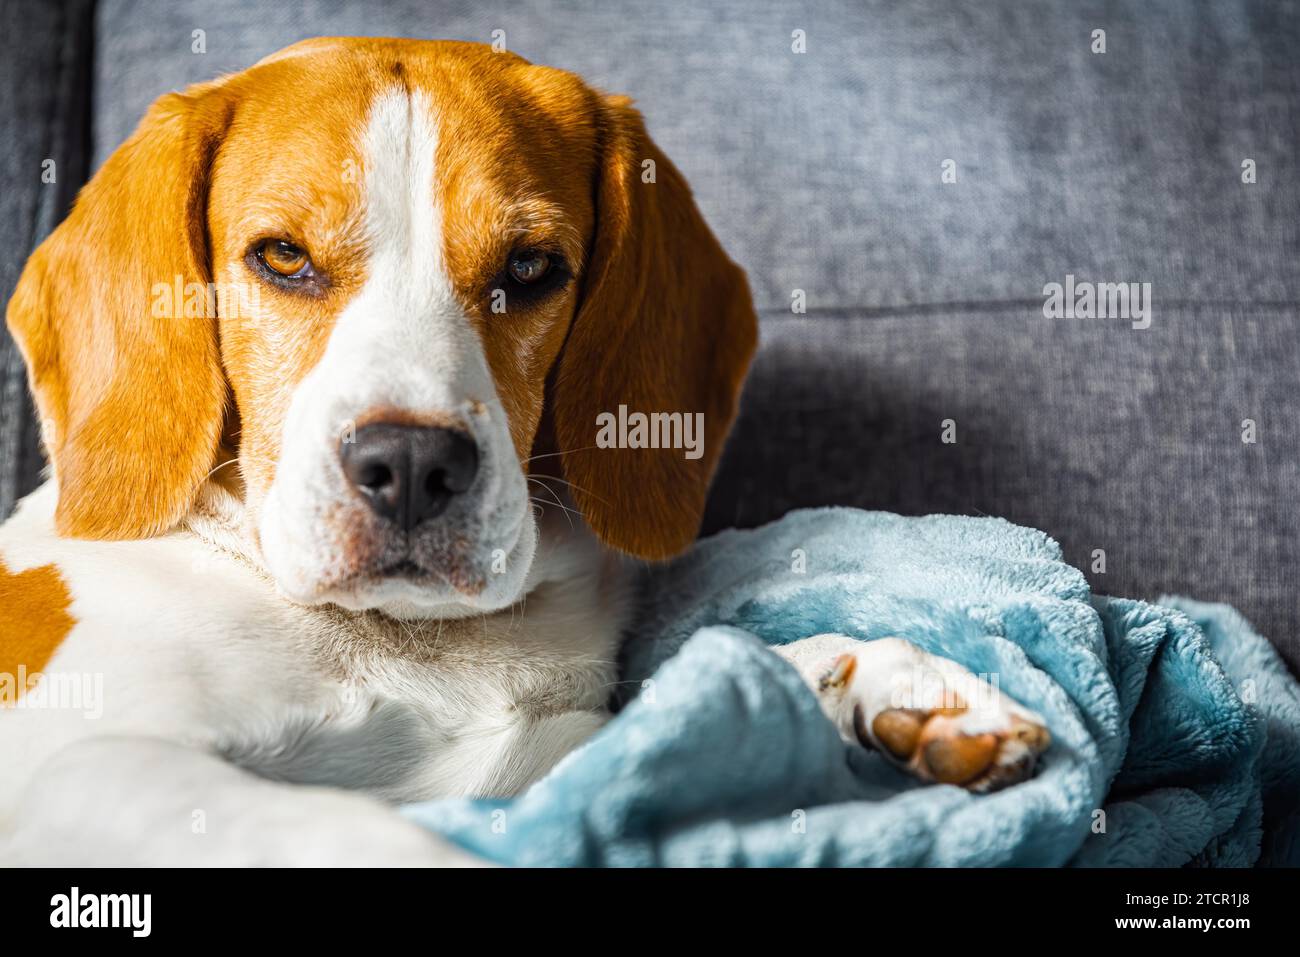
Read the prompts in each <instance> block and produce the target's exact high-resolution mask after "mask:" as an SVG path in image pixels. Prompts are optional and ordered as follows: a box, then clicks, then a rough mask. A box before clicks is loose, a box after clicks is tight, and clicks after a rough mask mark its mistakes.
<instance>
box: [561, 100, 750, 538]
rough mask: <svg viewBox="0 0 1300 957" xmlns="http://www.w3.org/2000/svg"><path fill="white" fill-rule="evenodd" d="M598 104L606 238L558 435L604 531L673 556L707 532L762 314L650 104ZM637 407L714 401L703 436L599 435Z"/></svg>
mask: <svg viewBox="0 0 1300 957" xmlns="http://www.w3.org/2000/svg"><path fill="white" fill-rule="evenodd" d="M598 115H599V118H600V119H599V123H600V127H601V129H600V141H601V142H600V145H599V147H598V149H599V150H600V156H599V158H598V164H599V168H598V172H597V176H598V183H597V185H596V228H595V239H594V243H593V245H592V249H591V252H590V254H589V257H588V263H587V267H586V270H585V274H584V275H585V278H584V280H583V287H582V292H581V299H580V302H579V305H578V309H577V314H576V316H575V317H574V320H573V326H572V328H571V329H570V331H569V336H568V339H567V341H566V343H565V346H564V351H563V354H562V355H561V357H560V362H559V366H558V369H557V372H556V375H555V378H554V386H553V397H552V414H553V419H554V424H555V438H556V442H557V443H558V446H559V450H560V452H561V461H562V462H563V470H564V474H565V477H566V478H567V479H568V480H569V483H570V490H571V493H572V495H573V497H574V500H575V502H576V503H577V505H578V506H579V508H580V509H581V510H582V513H583V515H584V516H585V518H586V519H587V522H588V524H589V525H590V526H591V527H592V529H593V531H595V533H596V535H597V536H598V537H599V538H600V539H601V541H603V542H604V543H605V544H607V545H610V546H612V547H614V548H616V549H619V550H620V551H623V552H626V553H628V554H631V555H635V556H637V557H640V558H647V559H662V558H667V557H670V556H672V555H674V554H676V553H678V552H680V551H681V550H682V549H684V548H685V547H686V546H687V545H689V544H690V543H691V541H692V540H694V538H695V535H696V533H697V532H698V531H699V525H700V519H701V517H702V515H703V512H704V501H705V496H706V494H707V492H708V486H709V479H710V478H711V477H712V475H713V471H714V468H715V466H716V465H717V462H718V458H719V455H720V453H721V451H722V445H723V441H724V440H725V438H726V435H727V431H728V429H730V427H731V421H732V419H733V418H734V416H735V412H736V403H737V400H738V398H739V394H740V388H741V384H742V382H743V381H744V377H745V372H746V370H747V369H748V367H749V361H750V358H751V357H752V355H753V352H754V347H755V344H756V341H757V330H758V324H757V319H756V318H755V315H754V307H753V303H752V301H751V299H750V294H749V286H748V283H747V282H746V280H745V274H744V272H743V271H742V270H741V269H740V267H738V266H737V265H736V264H735V263H733V262H732V261H731V260H730V259H728V258H727V255H726V253H724V252H723V250H722V247H721V246H720V245H719V244H718V241H717V239H715V238H714V236H713V233H712V232H710V230H709V227H708V225H707V224H706V223H705V222H704V218H703V217H702V216H701V215H700V212H699V210H698V209H697V208H696V206H695V201H694V200H693V199H692V198H691V191H690V188H689V187H688V186H687V185H686V181H685V180H684V179H683V178H682V175H681V173H679V172H678V171H677V169H676V167H674V166H673V165H672V163H671V162H670V161H669V160H668V158H667V157H665V156H664V155H663V153H661V152H660V151H659V149H658V148H657V147H656V146H655V145H654V143H652V142H651V141H650V138H649V136H648V135H647V134H646V131H645V124H644V122H643V120H642V118H641V115H640V113H638V112H637V111H636V110H635V109H633V108H632V106H631V103H630V101H629V100H627V99H626V98H623V97H603V98H601V99H600V106H599V112H598ZM620 406H622V407H624V414H623V415H622V416H621V415H620ZM637 413H640V414H643V415H645V416H646V417H647V418H649V417H651V416H653V415H655V414H660V415H671V414H673V413H679V414H680V415H681V419H680V420H678V421H683V420H685V418H686V417H687V416H689V417H690V418H691V420H692V422H694V421H695V420H696V418H697V416H696V414H697V413H701V414H702V415H703V435H702V436H696V437H695V441H696V442H697V443H698V442H699V441H701V440H702V443H703V445H702V448H695V449H683V448H680V447H678V448H644V447H642V448H635V447H609V446H610V445H611V443H610V442H609V441H608V433H607V435H606V441H603V442H601V441H599V433H600V432H601V429H602V423H606V424H612V423H615V422H617V423H622V422H624V421H635V420H631V419H629V418H628V417H631V416H633V415H635V414H637ZM661 421H666V420H661ZM686 424H687V425H689V423H686ZM616 428H618V429H622V426H621V424H619V425H617V426H616ZM673 428H674V429H676V424H675V423H674V425H673ZM665 431H666V430H665ZM624 438H627V439H628V441H627V442H626V443H620V444H625V445H627V446H632V445H638V444H641V445H644V444H645V443H646V439H645V437H642V438H640V439H638V438H637V437H635V436H631V435H629V436H624ZM655 444H662V443H655ZM600 446H604V447H600Z"/></svg>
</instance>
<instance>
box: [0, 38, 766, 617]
mask: <svg viewBox="0 0 1300 957" xmlns="http://www.w3.org/2000/svg"><path fill="white" fill-rule="evenodd" d="M8 320H9V324H10V327H11V329H12V330H13V332H14V334H15V336H16V338H17V340H18V342H19V345H20V347H21V348H22V351H23V355H24V356H25V358H26V360H27V363H28V368H29V371H30V378H31V384H32V388H33V391H34V392H35V395H36V399H37V403H38V406H39V411H40V414H41V417H42V432H43V438H44V442H45V445H46V448H47V450H48V452H49V455H50V458H51V462H52V464H53V468H54V473H55V477H56V479H57V481H58V489H59V502H58V511H57V514H56V521H57V525H58V528H59V531H60V532H61V533H63V534H65V535H69V536H75V537H84V538H107V539H121V538H134V537H142V536H149V535H154V534H157V533H159V532H162V531H164V530H165V529H167V528H169V527H170V526H172V525H174V524H175V523H176V522H177V521H178V520H179V519H181V518H182V517H183V516H184V515H185V514H186V512H187V511H188V510H189V509H190V507H191V506H192V504H193V502H194V499H195V496H196V494H197V493H198V490H199V488H200V486H201V485H202V483H203V482H204V480H205V479H206V478H207V477H208V476H209V474H210V473H211V472H212V470H213V469H214V468H217V467H218V466H220V465H221V464H222V462H223V450H224V449H226V448H227V447H233V448H237V450H238V463H237V466H232V468H235V467H237V468H238V470H239V474H240V475H241V477H242V483H241V488H242V495H243V498H244V502H245V506H246V512H247V519H248V527H249V529H250V530H251V532H252V534H253V537H254V538H255V539H256V540H257V542H258V543H259V545H260V548H261V552H262V556H263V559H264V561H265V564H266V567H267V568H268V570H269V571H270V572H271V574H272V575H273V576H274V577H275V579H276V580H277V582H278V583H279V585H280V587H281V588H282V589H283V590H284V591H285V592H286V594H288V595H289V596H290V597H292V598H295V599H296V600H299V601H303V602H312V603H315V602H337V603H339V604H342V605H345V606H347V607H350V608H382V609H385V610H389V611H392V612H393V613H395V614H401V615H406V616H411V615H435V614H453V613H458V612H459V613H464V612H467V611H471V610H490V609H495V608H500V607H504V606H505V605H508V604H510V603H511V602H513V601H515V600H516V599H517V598H518V597H519V594H520V592H521V589H522V588H523V583H524V579H525V576H526V574H527V572H528V570H529V566H530V564H531V562H532V557H533V550H534V547H535V541H536V535H537V532H536V524H535V520H534V515H533V512H532V509H531V508H530V502H529V486H528V474H529V472H530V469H532V468H534V467H536V464H537V463H538V462H539V461H542V460H539V459H538V458H537V457H538V456H547V457H548V460H550V459H549V457H550V456H551V455H552V454H553V455H554V459H553V461H558V463H559V464H560V467H561V469H562V475H563V478H564V480H565V481H566V482H567V483H568V484H567V488H568V489H569V490H571V494H572V498H573V501H574V502H575V503H576V505H577V507H578V509H579V510H580V511H581V513H582V515H583V516H584V517H585V519H586V521H587V522H588V524H589V525H590V526H591V528H592V529H593V530H594V532H595V534H596V535H597V536H598V537H599V538H600V539H601V540H602V541H603V542H605V543H606V544H608V545H610V546H612V547H613V548H616V549H618V550H620V551H623V552H626V553H628V554H631V555H635V556H639V557H642V558H649V559H657V558H663V557H666V556H669V555H671V554H673V553H675V552H677V551H679V550H681V549H682V548H684V547H685V546H686V545H687V544H688V543H689V542H690V541H691V540H692V538H693V537H694V535H695V533H696V531H697V528H698V525H699V521H700V516H701V512H702V509H703V506H704V500H705V494H706V490H707V486H708V482H709V479H710V476H711V474H712V472H713V468H714V466H715V465H716V462H717V459H718V455H719V452H720V451H721V447H722V442H723V439H724V437H725V435H726V432H727V429H728V427H729V425H730V423H731V419H732V417H733V414H734V411H735V405H736V401H737V397H738V393H739V391H740V386H741V382H742V379H743V376H744V373H745V370H746V368H747V366H748V363H749V359H750V357H751V354H752V352H753V348H754V343H755V337H756V322H755V318H754V313H753V308H752V305H751V302H750V297H749V292H748V288H747V285H746V283H745V279H744V275H743V273H742V272H741V270H740V269H739V268H738V267H736V266H735V265H734V264H733V263H732V262H731V261H730V260H729V259H728V258H727V257H726V255H725V254H724V253H723V251H722V249H721V248H720V247H719V245H718V243H717V241H716V240H715V239H714V237H713V236H712V234H711V233H710V232H709V229H708V227H707V226H706V225H705V223H704V221H703V219H702V218H701V216H700V214H699V212H698V211H697V209H696V208H695V205H694V202H693V201H692V199H691V195H690V191H689V189H688V188H687V186H686V184H685V182H684V181H683V180H682V177H681V175H680V174H679V173H678V171H677V170H676V169H675V168H674V167H673V166H672V164H671V163H670V162H669V161H668V160H667V159H666V158H665V157H664V156H663V154H661V153H660V152H659V150H658V149H657V148H656V147H655V145H654V144H653V143H652V142H651V141H650V139H649V137H648V136H647V135H646V132H645V128H644V125H643V123H642V120H641V117H640V116H639V114H638V113H637V112H636V111H635V110H634V109H633V108H632V107H631V106H630V105H629V103H628V102H627V101H626V100H624V99H620V98H615V97H609V96H604V95H602V94H600V93H598V92H596V91H593V90H592V89H590V88H589V87H587V86H586V85H585V84H584V83H582V82H581V81H580V80H579V79H578V78H576V77H575V76H573V75H572V74H569V73H565V72H562V71H559V70H554V69H549V68H545V67H539V66H534V65H532V64H530V63H528V62H526V61H524V60H522V59H520V58H518V57H516V56H513V55H511V54H508V53H496V52H493V51H492V50H490V49H489V48H487V47H483V46H479V45H474V44H461V43H442V42H419V41H398V40H315V41H309V42H306V43H302V44H298V45H296V46H293V47H290V48H289V49H287V50H285V51H282V52H281V53H279V54H276V55H275V56H273V57H270V58H268V59H267V60H264V61H262V62H261V63H259V64H257V65H256V66H254V67H252V68H251V69H249V70H246V71H244V72H243V73H239V74H236V75H234V76H231V77H227V78H224V79H221V80H217V81H215V82H212V83H206V84H202V85H199V86H195V87H192V88H190V89H189V90H187V91H185V92H184V93H179V94H170V95H167V96H164V97H162V98H161V99H160V100H158V102H156V103H155V104H154V105H153V107H152V108H151V109H150V111H149V113H148V115H147V116H146V117H145V118H144V120H143V121H142V123H141V125H140V127H139V129H137V130H136V132H135V134H134V135H133V136H132V137H131V138H130V139H129V140H128V141H127V142H126V143H125V144H124V145H123V146H122V147H121V148H120V149H118V150H117V152H115V153H114V154H113V156H112V157H111V158H110V159H109V160H108V161H107V162H106V163H105V164H104V167H103V168H102V169H101V170H100V171H99V172H98V173H97V174H96V176H95V177H94V179H93V180H92V181H91V182H90V183H89V185H87V186H86V187H85V189H84V190H83V191H82V193H81V195H80V197H79V198H78V201H77V205H76V207H75V209H74V211H73V212H72V214H71V215H70V216H69V217H68V219H67V221H66V222H64V223H63V224H62V225H61V226H60V227H59V228H58V229H57V230H56V231H55V232H54V234H53V235H52V236H51V237H50V238H49V239H48V240H47V241H46V242H45V243H44V244H43V245H42V246H41V247H40V248H39V249H38V250H37V251H36V252H35V253H34V254H33V256H32V257H31V260H30V261H29V263H28V265H27V268H26V270H25V272H24V273H23V276H22V279H21V281H20V283H19V286H18V289H17V292H16V293H15V295H14V297H13V300H12V302H11V303H10V306H9V311H8ZM620 408H622V415H621V416H620ZM637 415H641V416H646V417H647V418H648V419H649V429H648V434H647V428H646V420H637V419H636V418H635V417H636V416H637ZM674 415H675V416H676V418H675V419H674V418H672V416H674ZM687 416H689V417H690V418H685V417H687ZM629 419H631V421H632V423H633V425H632V431H633V433H634V434H632V435H630V436H629V435H626V434H623V433H617V434H616V436H615V437H616V438H617V439H618V441H610V438H611V428H613V429H614V430H615V431H616V432H617V430H618V429H622V430H623V432H624V433H625V432H626V431H627V422H628V421H629ZM683 421H684V422H685V425H686V428H685V430H683V429H682V424H683ZM694 422H702V430H703V434H702V435H699V436H695V437H694V443H695V447H694V449H692V448H682V447H680V446H681V444H682V443H680V442H678V443H676V445H677V446H678V447H671V446H673V445H674V443H673V442H661V441H658V439H660V438H661V436H666V435H668V434H669V432H672V434H675V435H680V434H681V432H682V431H685V434H686V436H687V437H688V438H690V435H691V429H690V426H691V424H692V423H694ZM656 425H658V426H663V428H660V429H659V434H656V432H655V426H656ZM670 426H671V428H670ZM602 430H604V435H602ZM665 445H668V446H669V447H664V446H665Z"/></svg>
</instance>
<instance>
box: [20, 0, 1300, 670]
mask: <svg viewBox="0 0 1300 957" xmlns="http://www.w3.org/2000/svg"><path fill="white" fill-rule="evenodd" d="M495 29H503V30H505V34H506V42H507V45H508V46H509V47H510V48H511V49H512V50H514V51H516V52H518V53H521V54H522V55H524V56H526V57H529V58H530V59H533V60H534V61H537V62H543V63H548V64H552V65H555V66H561V67H565V68H567V69H571V70H574V71H576V72H578V73H580V74H582V75H583V76H585V77H586V78H588V79H589V80H590V81H591V82H593V83H594V84H596V85H598V86H601V87H604V88H606V89H609V90H613V91H618V92H625V93H630V94H632V95H633V96H634V97H636V99H637V100H638V102H639V103H640V105H641V108H642V109H643V111H644V112H645V113H646V116H647V119H648V122H649V125H650V129H651V131H652V133H653V134H654V135H655V137H656V139H657V140H658V142H659V143H660V145H661V146H662V147H663V148H664V149H665V151H666V152H667V153H668V154H669V155H670V156H672V157H673V158H674V160H675V161H676V162H677V163H678V164H679V165H680V166H681V167H682V169H683V171H684V172H685V173H686V175H687V176H688V178H689V179H690V181H691V182H692V184H693V186H694V188H695V190H696V193H697V196H698V199H699V202H700V205H701V207H702V208H703V210H704V212H705V214H706V216H707V217H708V218H709V220H710V222H711V223H712V224H713V225H714V227H715V229H716V231H717V233H718V235H719V237H720V238H721V240H722V242H723V244H724V245H725V246H726V247H727V248H728V250H729V251H730V252H731V253H732V254H733V256H735V258H736V259H737V260H738V261H739V262H740V263H741V264H742V265H744V266H745V267H746V268H747V269H748V271H749V275H750V280H751V284H752V285H753V288H754V292H755V298H756V301H757V303H758V305H759V307H760V309H761V310H762V312H763V320H764V328H763V338H764V344H763V351H762V353H761V355H760V357H759V360H758V362H757V365H756V368H755V372H754V375H753V377H752V378H751V380H750V383H749V385H748V387H747V390H746V397H745V405H744V412H743V415H742V418H741V421H740V423H739V425H738V428H737V430H736V433H735V436H734V438H733V440H732V442H731V444H730V447H729V449H728V453H727V457H726V460H725V463H724V466H723V469H722V471H721V474H720V476H719V480H718V483H717V486H716V488H715V492H714V496H713V498H712V501H711V504H710V509H709V513H708V516H707V518H706V529H709V530H712V529H716V528H720V527H723V526H726V525H730V524H744V525H751V524H755V523H758V522H762V521H766V520H768V519H771V518H774V517H776V516H778V515H780V514H781V513H783V512H784V511H785V510H787V509H788V508H791V507H795V506H804V505H818V504H830V503H844V504H852V505H858V506H862V507H865V508H885V509H894V510H899V511H903V512H909V513H920V512H929V511H955V512H964V513H974V514H997V515H1004V516H1006V517H1007V518H1009V519H1011V520H1013V521H1017V522H1023V523H1026V524H1030V525H1035V526H1038V527H1040V528H1043V529H1045V530H1046V531H1048V532H1049V533H1050V534H1052V535H1054V536H1055V537H1057V538H1058V539H1059V540H1060V541H1061V542H1062V544H1063V546H1064V547H1065V550H1066V555H1067V557H1068V558H1069V559H1070V560H1072V561H1074V562H1075V563H1077V564H1079V565H1080V566H1081V567H1084V568H1085V569H1086V570H1089V569H1091V566H1092V564H1093V557H1092V553H1093V550H1094V549H1104V550H1105V553H1106V571H1105V573H1104V574H1093V573H1091V572H1090V577H1091V578H1092V580H1093V582H1094V585H1095V586H1096V587H1097V588H1098V589H1100V590H1105V591H1109V592H1112V593H1118V594H1127V595H1138V596H1145V597H1152V598H1154V597H1155V596H1156V595H1158V594H1159V593H1160V592H1161V591H1162V590H1178V591H1184V592H1187V593H1190V594H1193V595H1195V596H1197V597H1200V598H1204V599H1208V600H1223V601H1230V602H1233V603H1235V604H1237V605H1238V606H1239V607H1240V608H1241V610H1242V611H1243V612H1244V613H1245V614H1246V615H1248V616H1249V617H1250V618H1252V619H1253V620H1254V621H1255V623H1256V624H1257V625H1258V626H1259V627H1260V628H1261V629H1262V630H1263V631H1264V632H1265V634H1267V635H1269V636H1270V637H1271V638H1272V639H1273V640H1274V641H1275V643H1276V644H1278V646H1279V647H1280V648H1282V649H1283V650H1284V653H1285V654H1286V655H1287V656H1288V659H1289V661H1290V662H1291V664H1292V667H1293V668H1295V667H1297V666H1300V633H1298V626H1300V600H1297V598H1296V592H1295V583H1296V582H1297V581H1298V580H1300V549H1297V547H1296V545H1295V541H1296V538H1297V536H1298V535H1300V507H1298V506H1297V504H1296V490H1297V487H1298V485H1297V479H1300V474H1298V471H1300V452H1297V449H1298V448H1300V442H1297V438H1298V436H1297V433H1298V432H1300V407H1298V405H1300V402H1298V400H1297V398H1296V387H1297V379H1300V374H1298V372H1297V363H1298V360H1300V328H1298V327H1297V321H1296V316H1297V311H1298V310H1300V227H1298V226H1297V216H1296V213H1297V210H1300V169H1297V163H1298V160H1297V155H1296V149H1295V146H1296V142H1297V132H1298V131H1300V69H1297V68H1296V63H1297V62H1300V8H1298V7H1297V4H1296V3H1294V2H1289V0H1287V2H1274V0H1258V2H1255V0H1219V2H1214V3H1210V2H1190V0H1152V2H1146V3H1136V2H1135V3H1126V4H1120V3H1098V2H1083V3H1065V2H1061V3H1052V4H1026V3H1022V2H1019V0H1000V2H989V3H980V4H964V5H958V4H951V3H941V2H911V3H906V4H898V3H890V2H883V0H821V2H815V3H814V2H811V0H808V2H806V3H803V4H801V3H778V2H774V0H751V2H729V0H708V2H702V3H694V4H689V5H685V4H684V5H675V7H674V9H673V12H672V13H671V14H665V13H663V12H662V8H661V7H660V5H657V4H649V3H642V2H627V3H613V2H609V0H603V2H602V0H582V2H576V3H566V4H559V3H538V4H533V5H519V4H514V3H502V2H489V3H473V4H471V3H440V2H433V3H429V2H420V0H395V2H391V3H387V4H384V5H376V4H373V3H370V2H365V0H296V2H291V3H280V4H254V3H251V2H238V3H232V4H223V5H221V6H220V7H218V8H215V9H214V8H213V6H212V5H211V4H209V3H207V2H205V0H173V2H163V0H148V2H128V0H100V3H99V4H98V5H97V10H96V16H95V56H94V71H95V76H94V100H93V118H94V137H93V156H94V161H95V163H96V164H98V163H99V162H102V160H103V158H104V157H105V156H107V155H108V153H109V152H111V150H112V149H113V148H114V147H115V146H116V145H117V144H118V143H119V142H120V141H121V140H122V139H123V138H124V137H125V136H126V135H127V134H128V133H129V132H130V130H131V129H132V128H133V126H134V124H135V123H136V122H137V120H138V119H139V117H140V116H141V114H142V113H143V112H144V110H145V108H146V107H147V106H148V104H149V102H150V101H151V100H152V99H153V98H154V97H156V96H157V95H159V94H160V93H162V92H164V91H166V90H168V89H175V88H179V87H182V86H184V85H185V84H187V83H189V82H193V81H198V80H205V79H209V78H210V77H212V76H214V75H215V74H217V73H220V72H223V71H230V70H237V69H241V68H243V67H245V66H247V65H249V64H250V63H252V62H253V61H254V60H256V59H257V58H259V57H261V56H263V55H264V54H267V53H269V52H271V51H273V50H276V49H278V48H280V47H282V46H284V45H286V44H288V43H291V42H293V41H294V40H297V39H300V38H302V37H306V36H313V35H321V34H369V35H399V36H437V37H452V38H459V39H471V40H482V41H487V40H490V39H491V38H492V31H493V30H495ZM796 29H801V30H804V31H806V35H807V53H804V54H796V53H793V52H792V51H791V32H792V31H793V30H796ZM1094 29H1104V30H1105V31H1106V46H1107V50H1106V52H1105V53H1104V54H1094V53H1093V52H1091V49H1090V43H1091V34H1092V31H1093V30H1094ZM195 30H203V31H204V40H205V42H206V52H205V53H201V54H200V53H194V52H192V35H193V31H195ZM1248 158H1249V159H1252V160H1254V161H1255V164H1256V169H1257V178H1258V181H1257V182H1256V183H1254V184H1250V185H1247V184H1243V183H1242V182H1241V163H1242V161H1243V160H1245V159H1248ZM945 159H952V160H954V161H955V163H956V171H957V182H956V183H952V184H944V183H943V182H941V177H940V173H941V166H940V164H941V163H942V162H943V161H944V160H945ZM6 268H8V267H6ZM1067 273H1072V274H1074V275H1075V276H1077V277H1079V278H1080V279H1085V280H1092V281H1112V282H1119V281H1135V282H1150V283H1151V284H1152V295H1153V299H1154V316H1153V321H1152V326H1151V328H1149V329H1146V330H1134V329H1132V328H1130V326H1129V324H1128V323H1127V322H1126V321H1123V320H1116V319H1111V320H1100V319H1091V320H1088V319H1075V320H1048V319H1045V318H1044V317H1043V315H1042V312H1041V305H1042V298H1043V297H1042V290H1043V286H1044V284H1046V283H1048V282H1062V281H1064V279H1065V277H1066V274H1067ZM796 289H800V290H804V292H805V293H806V296H807V306H808V313H807V314H806V315H798V316H796V315H791V313H790V303H791V296H792V292H793V290H796ZM1247 418H1249V419H1254V420H1255V421H1256V422H1257V423H1258V429H1259V438H1258V441H1257V442H1256V443H1255V444H1245V443H1243V442H1242V440H1241V423H1242V420H1243V419H1247ZM944 419H952V420H954V421H955V423H956V426H957V442H956V444H953V445H946V444H943V443H942V442H941V441H940V429H941V422H942V420H944Z"/></svg>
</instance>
